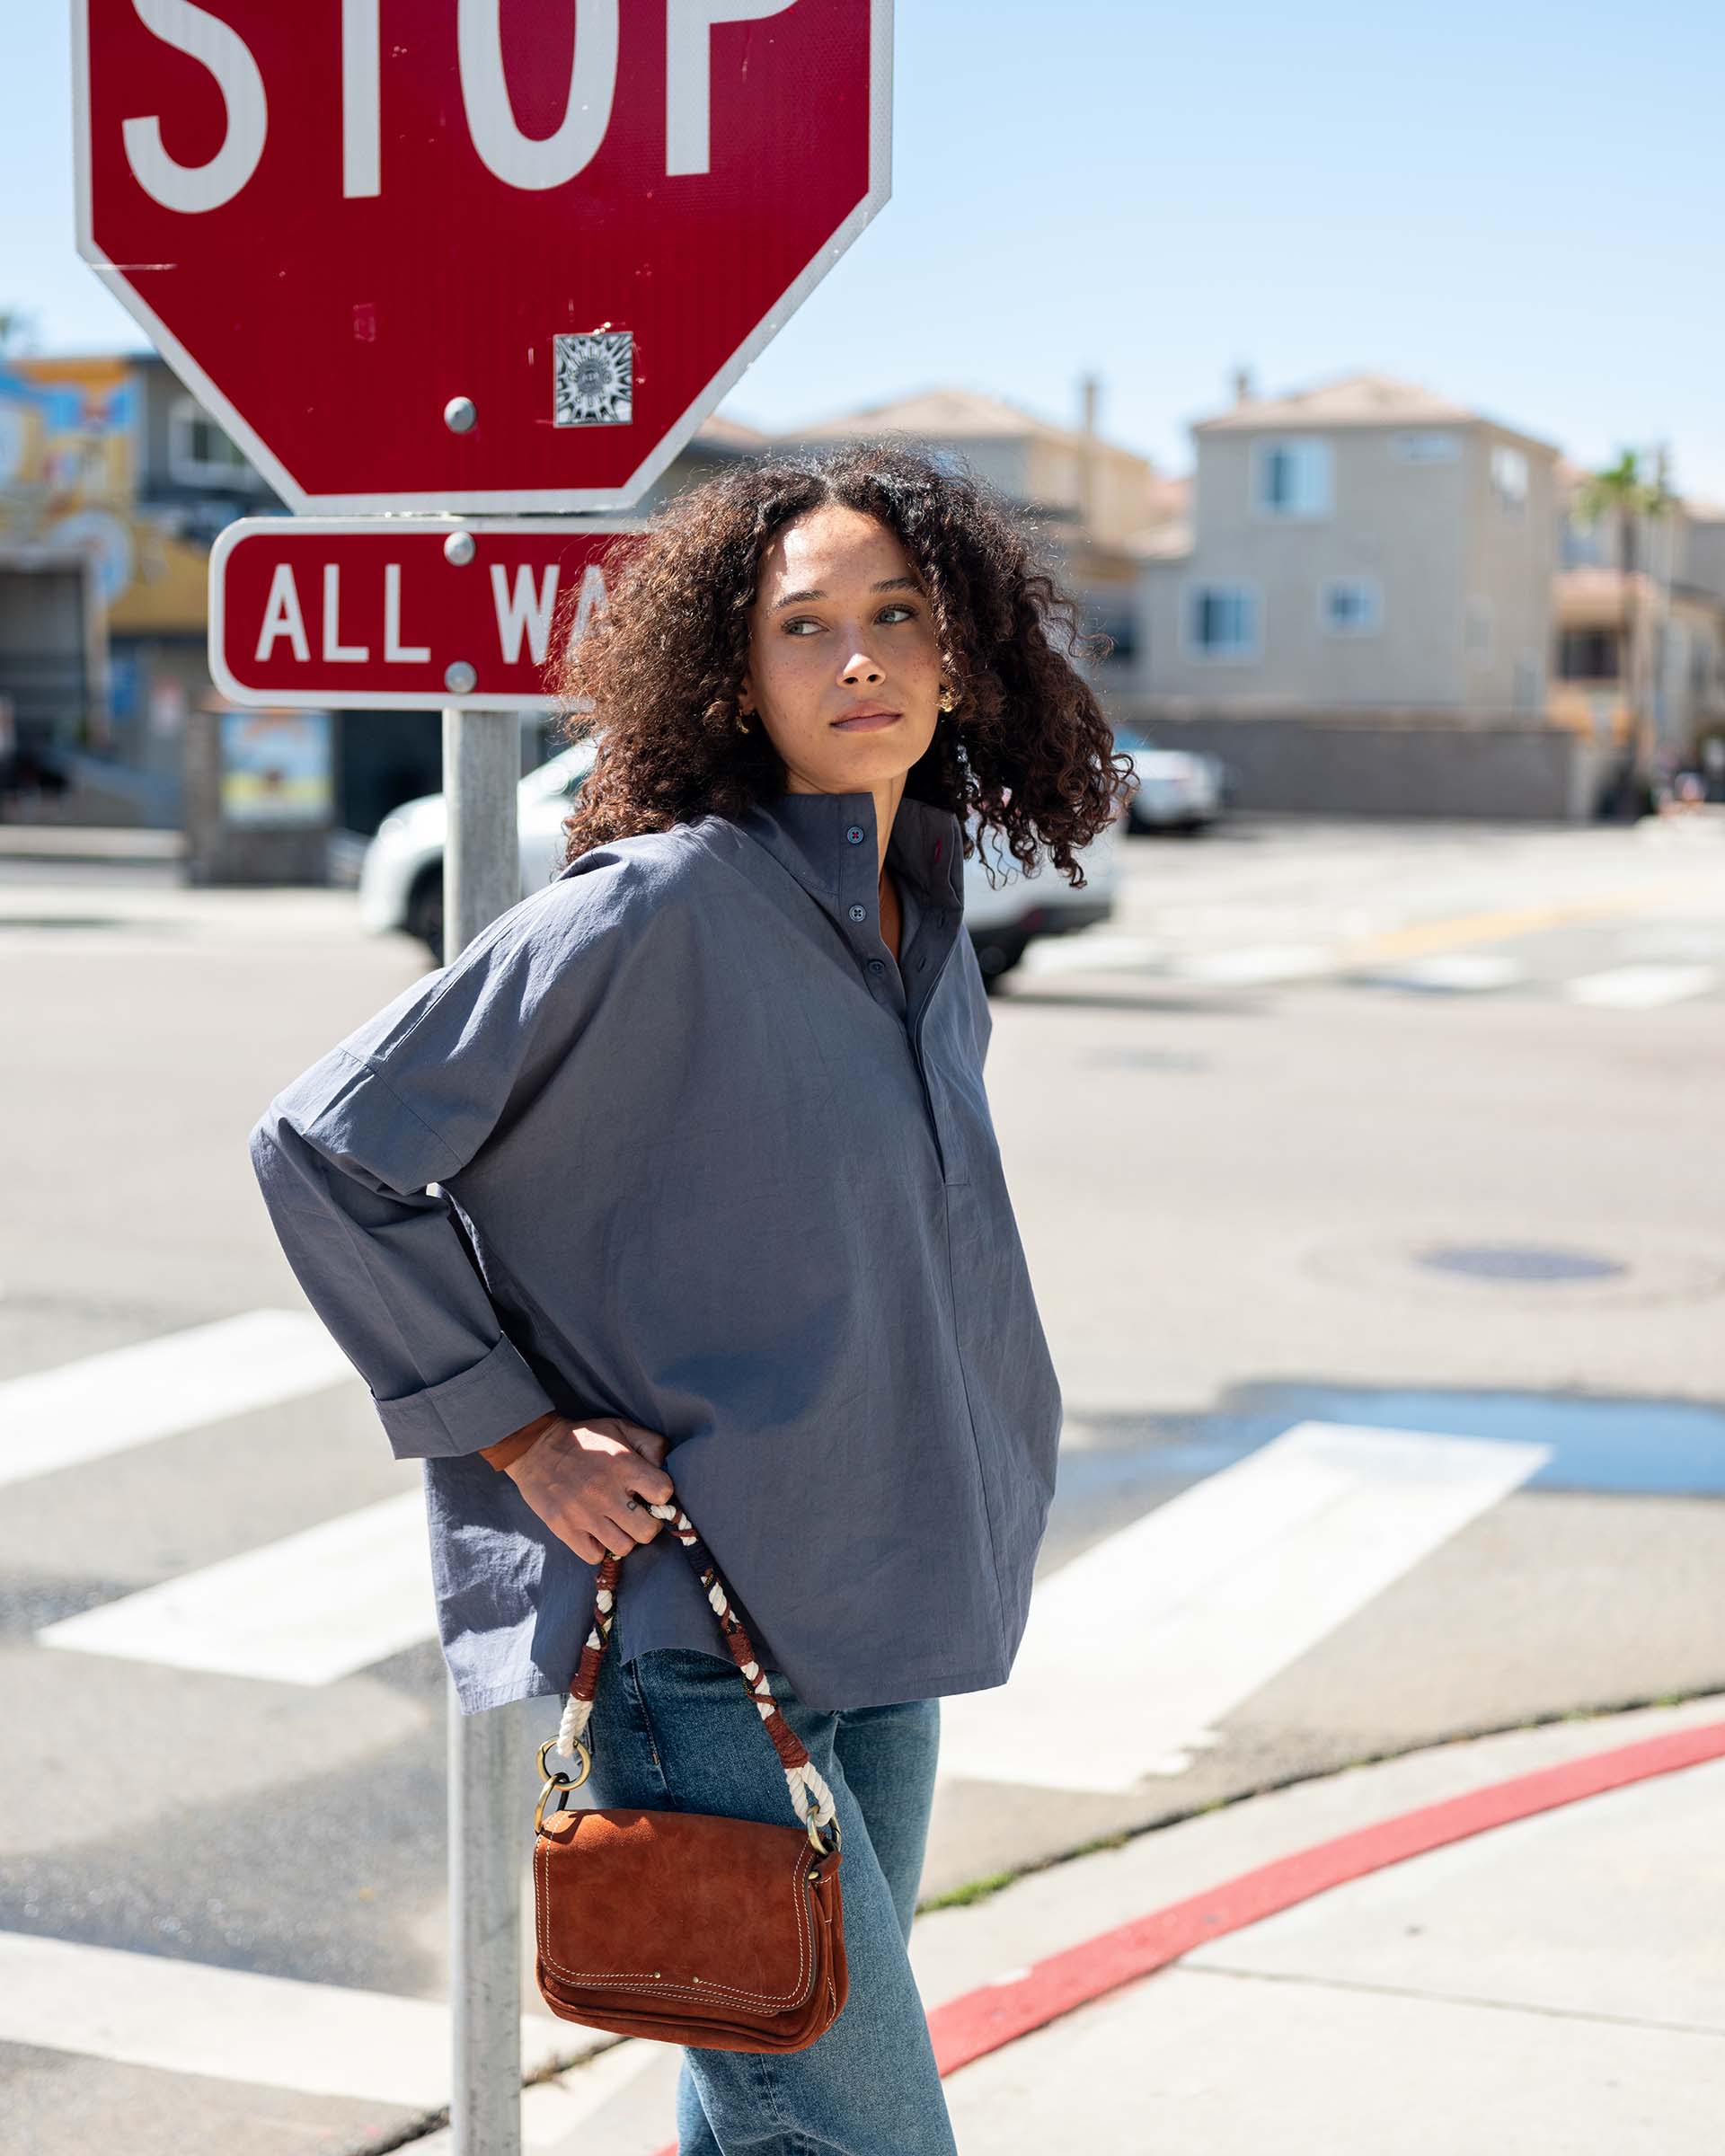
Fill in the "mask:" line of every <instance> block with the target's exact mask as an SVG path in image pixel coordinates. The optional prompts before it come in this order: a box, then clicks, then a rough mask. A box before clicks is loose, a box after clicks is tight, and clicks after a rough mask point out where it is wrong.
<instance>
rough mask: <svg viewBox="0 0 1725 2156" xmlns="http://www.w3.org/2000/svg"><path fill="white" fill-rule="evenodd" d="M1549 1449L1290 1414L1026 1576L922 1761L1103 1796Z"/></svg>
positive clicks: (1172, 1755) (1164, 1755) (1160, 1764)
mask: <svg viewBox="0 0 1725 2156" xmlns="http://www.w3.org/2000/svg"><path fill="white" fill-rule="evenodd" d="M1551 1453H1552V1448H1551V1447H1550V1446H1549V1445H1512V1444H1497V1443H1494V1442H1491V1441H1489V1440H1485V1439H1481V1438H1472V1437H1450V1436H1427V1435H1425V1434H1423V1433H1420V1432H1416V1431H1411V1430H1393V1429H1373V1428H1365V1427H1353V1426H1349V1425H1344V1424H1338V1423H1324V1422H1304V1423H1299V1424H1296V1426H1295V1427H1294V1428H1292V1429H1291V1430H1287V1431H1285V1432H1284V1433H1283V1434H1282V1436H1279V1437H1277V1438H1275V1439H1273V1440H1272V1441H1271V1442H1270V1443H1269V1445H1264V1446H1262V1447H1261V1448H1260V1450H1259V1451H1258V1452H1256V1453H1254V1454H1252V1456H1251V1457H1250V1458H1249V1459H1246V1460H1243V1461H1241V1462H1238V1463H1237V1464H1236V1465H1234V1466H1233V1467H1229V1468H1225V1469H1223V1470H1222V1471H1221V1472H1219V1473H1217V1474H1215V1475H1211V1476H1209V1477H1208V1478H1207V1480H1204V1481H1203V1482H1200V1483H1199V1484H1198V1485H1197V1486H1196V1487H1195V1488H1193V1489H1189V1490H1185V1491H1183V1492H1182V1493H1181V1495H1180V1496H1179V1497H1177V1498H1171V1499H1170V1500H1169V1502H1168V1503H1167V1504H1165V1505H1163V1506H1160V1507H1157V1508H1156V1510H1154V1512H1151V1513H1148V1514H1146V1515H1145V1516H1144V1517H1143V1518H1142V1519H1139V1520H1137V1521H1135V1522H1134V1523H1133V1524H1131V1525H1130V1526H1129V1527H1127V1528H1124V1529H1122V1530H1121V1531H1120V1532H1119V1533H1115V1534H1111V1535H1109V1536H1107V1537H1106V1538H1105V1539H1104V1540H1103V1541H1101V1542H1098V1543H1095V1544H1093V1545H1092V1547H1091V1548H1090V1549H1088V1550H1086V1551H1084V1553H1083V1554H1082V1555H1081V1556H1079V1557H1076V1558H1075V1559H1074V1560H1072V1561H1071V1563H1069V1564H1067V1565H1064V1566H1063V1567H1062V1568H1060V1570H1059V1571H1058V1572H1057V1573H1055V1574H1054V1576H1053V1577H1051V1578H1050V1579H1048V1581H1047V1582H1046V1583H1044V1584H1042V1585H1041V1586H1039V1587H1038V1588H1037V1590H1036V1593H1035V1595H1034V1597H1033V1599H1032V1602H1031V1614H1030V1620H1029V1622H1028V1624H1027V1626H1026V1628H1025V1634H1024V1639H1023V1641H1022V1645H1021V1647H1020V1648H1019V1653H1018V1658H1017V1661H1016V1663H1015V1665H1014V1666H1013V1674H1012V1676H1011V1678H1010V1680H1009V1681H1008V1682H1007V1683H1005V1684H1004V1685H1001V1686H999V1687H997V1688H996V1689H995V1690H993V1691H990V1692H965V1693H960V1694H958V1695H956V1696H955V1697H953V1698H951V1699H949V1700H947V1701H943V1702H942V1726H941V1771H942V1774H944V1775H947V1776H962V1777H965V1778H968V1779H970V1780H986V1781H1006V1782H1020V1783H1029V1784H1031V1785H1033V1786H1036V1787H1039V1788H1046V1789H1084V1790H1096V1791H1099V1792H1107V1793H1123V1792H1125V1791H1127V1790H1129V1789H1132V1788H1134V1786H1135V1785H1136V1784H1137V1783H1138V1782H1139V1781H1141V1780H1143V1779H1144V1778H1145V1777H1146V1775H1148V1774H1152V1773H1174V1772H1181V1771H1182V1770H1183V1769H1184V1768H1185V1767H1187V1766H1189V1765H1190V1763H1191V1753H1192V1751H1193V1749H1194V1748H1195V1747H1199V1746H1203V1745H1207V1744H1210V1743H1214V1742H1215V1741H1216V1737H1215V1732H1214V1729H1213V1727H1212V1726H1213V1725H1214V1724H1215V1723H1216V1722H1217V1721H1219V1720H1220V1719H1223V1718H1224V1717H1225V1716H1226V1715H1228V1714H1230V1713H1232V1712H1233V1711H1234V1710H1235V1709H1236V1708H1238V1707H1239V1706H1240V1705H1241V1704H1242V1702H1243V1701H1245V1700H1247V1699H1249V1698H1250V1697H1251V1696H1252V1693H1253V1692H1257V1691H1258V1690H1259V1689H1260V1688H1261V1686H1263V1685H1264V1684H1266V1683H1269V1681H1270V1679H1271V1678H1273V1677H1275V1676H1276V1675H1277V1674H1278V1673H1279V1672H1280V1671H1282V1670H1284V1669H1286V1668H1287V1667H1288V1666H1290V1665H1291V1664H1292V1663H1294V1662H1296V1661H1297V1660H1298V1658H1299V1657H1301V1656H1302V1655H1304V1654H1305V1652H1306V1651H1307V1650H1308V1649H1309V1648H1312V1647H1314V1646H1315V1645H1316V1643H1317V1642H1318V1641H1319V1640H1320V1639H1323V1638H1324V1637H1325V1636H1326V1635H1327V1634H1328V1633H1330V1632H1332V1631H1333V1630H1335V1629H1336V1628H1337V1626H1339V1625H1340V1624H1341V1623H1342V1622H1344V1621H1346V1620H1347V1619H1348V1618H1349V1617H1351V1616H1353V1615H1354V1614H1355V1613H1357V1612H1358V1611H1359V1610H1360V1609H1362V1608H1364V1607H1365V1605H1366V1604H1367V1603H1368V1602H1370V1601H1371V1600H1372V1598H1373V1597H1374V1596H1375V1595H1379V1594H1381V1593H1382V1592H1383V1591H1384V1588H1386V1587H1387V1586H1390V1585H1391V1584H1392V1583H1393V1581H1395V1580H1397V1579H1399V1578H1400V1577H1402V1574H1403V1573H1405V1572H1407V1571H1409V1570H1411V1568H1412V1567H1413V1566H1414V1565H1416V1564H1417V1563H1418V1562H1419V1561H1420V1559H1421V1558H1423V1557H1425V1556H1426V1555H1428V1554H1429V1552H1430V1551H1433V1550H1435V1549H1436V1548H1438V1545H1439V1544H1440V1543H1442V1542H1445V1541H1446V1540H1447V1539H1448V1537H1449V1536H1451V1535H1452V1534H1454V1533H1456V1532H1457V1531H1458V1530H1459V1529H1460V1528H1462V1527H1464V1526H1465V1525H1466V1524H1468V1522H1469V1521H1470V1520H1473V1519H1474V1518H1475V1517H1477V1516H1478V1515H1479V1514H1481V1513H1482V1512H1484V1511H1485V1510H1487V1509H1488V1508H1489V1507H1491V1506H1492V1505H1494V1504H1496V1503H1498V1502H1499V1499H1500V1498H1505V1497H1507V1496H1508V1494H1509V1493H1510V1492H1511V1491H1512V1490H1514V1489H1517V1488H1518V1487H1519V1486H1520V1484H1522V1483H1523V1482H1525V1481H1526V1479H1527V1478H1528V1476H1529V1475H1532V1474H1534V1473H1535V1472H1536V1471H1538V1469H1539V1468H1540V1467H1542V1466H1543V1465H1544V1463H1545V1462H1546V1461H1547V1460H1548V1459H1549V1458H1550V1457H1551ZM1044 1737H1046V1738H1048V1739H1049V1740H1051V1741H1048V1742H1046V1743H1045V1742H1042V1741H1040V1740H1041V1739H1043V1738H1044Z"/></svg>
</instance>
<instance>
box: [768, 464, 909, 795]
mask: <svg viewBox="0 0 1725 2156" xmlns="http://www.w3.org/2000/svg"><path fill="white" fill-rule="evenodd" d="M748 652H749V657H748V669H747V673H746V674H745V675H744V676H743V681H742V694H741V698H740V702H741V704H742V708H743V710H744V711H752V712H753V713H754V714H755V717H754V718H753V720H751V724H753V725H756V726H765V729H766V732H767V735H768V738H770V739H771V741H772V743H773V746H774V748H776V749H777V750H778V752H779V755H781V756H782V757H783V760H784V765H785V771H786V773H787V785H788V787H789V789H790V791H792V792H800V793H861V792H863V791H868V790H871V789H873V788H877V787H880V786H883V785H886V784H888V783H889V782H891V781H892V780H894V779H902V778H903V776H904V774H905V773H906V772H907V771H908V770H909V769H910V767H911V765H912V764H914V763H915V762H916V759H917V757H918V756H920V755H922V754H923V752H924V749H925V748H927V747H928V745H929V743H930V741H931V740H932V739H933V736H934V727H935V722H936V720H938V718H939V716H940V709H939V699H940V695H941V690H942V674H941V655H940V650H939V648H938V646H937V644H936V641H935V635H934V624H933V617H932V615H931V614H930V611H929V605H928V601H927V599H926V597H925V596H924V594H923V589H922V585H921V581H920V579H918V577H917V574H916V570H915V569H914V568H913V567H912V566H911V563H910V561H909V558H908V557H907V554H906V552H905V550H904V548H903V547H902V546H901V545H900V544H899V543H898V539H897V538H896V537H895V536H894V535H893V534H892V533H891V532H890V531H889V529H888V528H887V526H885V525H883V524H881V523H880V521H879V520H878V519H877V518H875V517H868V516H864V515H863V514H862V512H861V511H860V510H856V509H848V508H841V507H840V506H839V505H837V504H836V503H832V502H829V503H827V504H826V505H824V506H823V507H822V508H818V509H811V510H810V511H809V513H808V515H807V516H804V517H799V518H798V519H797V521H796V522H795V523H794V524H790V525H787V526H785V528H784V529H783V531H782V532H780V533H778V534H777V535H775V536H774V540H773V542H772V544H771V545H770V546H769V547H768V548H767V550H766V551H765V553H764V554H763V556H762V559H761V574H760V584H759V589H758V590H757V592H756V598H755V605H754V609H753V612H752V614H751V616H750V620H749V638H748ZM862 712H885V713H890V714H891V716H890V717H888V718H884V719H880V720H874V721H872V722H864V723H856V724H846V723H845V721H846V719H847V717H849V716H850V715H851V714H854V713H862Z"/></svg>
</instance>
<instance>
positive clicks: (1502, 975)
mask: <svg viewBox="0 0 1725 2156" xmlns="http://www.w3.org/2000/svg"><path fill="white" fill-rule="evenodd" d="M1355 977H1356V978H1357V979H1359V980H1363V981H1368V982H1370V983H1371V984H1373V985H1375V986H1382V987H1387V988H1427V989H1430V988H1436V989H1442V990H1447V991H1451V992H1457V991H1459V992H1463V993H1466V992H1468V991H1477V990H1482V989H1488V988H1508V987H1509V986H1511V985H1514V984H1516V983H1517V982H1520V981H1525V980H1526V978H1527V969H1526V967H1525V966H1518V965H1517V963H1516V961H1515V960H1514V959H1504V958H1499V957H1498V956H1496V955H1495V954H1494V953H1493V952H1491V951H1484V950H1446V951H1434V952H1433V953H1432V954H1431V955H1430V956H1429V958H1423V959H1409V960H1408V962H1407V964H1406V965H1404V966H1396V967H1393V968H1384V969H1383V970H1379V969H1377V968H1371V969H1368V970H1367V971H1366V972H1363V973H1361V974H1358V975H1357V976H1355Z"/></svg>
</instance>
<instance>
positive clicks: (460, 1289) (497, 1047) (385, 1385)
mask: <svg viewBox="0 0 1725 2156" xmlns="http://www.w3.org/2000/svg"><path fill="white" fill-rule="evenodd" d="M585 896H587V897H589V898H590V900H591V903H590V904H588V906H587V907H586V909H585V915H579V914H578V915H576V917H575V918H574V919H573V920H572V922H571V919H570V918H568V917H567V913H565V915H563V916H560V915H557V914H555V913H554V912H553V906H555V905H556V903H557V902H556V901H555V900H554V899H553V898H551V897H548V896H547V895H544V894H542V895H541V896H540V897H539V898H537V899H535V900H534V901H531V902H524V904H523V905H522V906H518V907H517V908H515V909H512V911H511V913H510V914H508V915H502V916H500V919H499V921H497V922H494V923H491V927H490V928H488V929H487V930H486V931H485V932H483V933H482V935H481V936H480V937H478V938H476V939H475V940H474V941H473V942H472V943H470V944H469V945H468V946H467V947H466V949H465V950H463V951H462V952H461V953H460V954H459V955H458V956H457V958H456V959H455V960H454V961H453V962H452V963H451V964H450V965H449V966H447V967H446V968H443V969H442V970H441V972H439V973H437V974H434V975H431V976H428V977H427V978H425V979H423V980H421V981H420V982H417V983H415V984H414V985H413V986H412V987H411V988H410V989H408V990H407V991H405V992H404V993H403V994H402V995H400V996H398V997H397V998H396V999H395V1001H394V1003H390V1004H389V1005H387V1006H386V1007H385V1009H384V1010H383V1011H381V1012H378V1013H377V1014H376V1017H374V1018H372V1019H370V1020H367V1021H366V1023H365V1024H364V1025H362V1026H360V1027H359V1028H358V1029H356V1030H355V1031H354V1032H353V1033H351V1034H349V1036H348V1038H346V1039H345V1040H343V1041H342V1042H341V1043H340V1044H339V1045H338V1046H336V1047H333V1048H332V1049H330V1050H329V1051H328V1053H327V1054H326V1055H324V1056H322V1057H321V1058H320V1059H319V1060H318V1061H317V1062H316V1063H314V1065H312V1066H311V1067H310V1069H309V1070H306V1071H305V1072H303V1073H302V1074H300V1076H299V1077H297V1078H296V1079H295V1080H294V1081H293V1082H292V1083H291V1084H289V1085H288V1086H287V1087H285V1088H284V1089H283V1090H282V1091H280V1092H279V1093H278V1094H277V1096H276V1098H275V1099H274V1100H272V1101H271V1102H270V1106H269V1107H268V1108H267V1109H265V1111H264V1113H263V1114H262V1115H261V1117H260V1118H258V1120H257V1122H256V1123H255V1124H254V1125H253V1127H252V1132H251V1135H250V1137H249V1139H248V1146H249V1150H250V1153H251V1157H252V1167H253V1169H254V1171H255V1172H256V1175H257V1179H258V1184H259V1188H260V1189H261V1192H262V1195H263V1200H264V1204H265V1206H266V1207H267V1209H268V1211H269V1214H270V1222H271V1224H272V1225H273V1227H274V1229H275V1232H276V1235H277V1239H278V1241H279V1242H280V1244H281V1248H282V1250H283V1252H284V1254H285V1255H286V1257H287V1259H288V1264H289V1266H290V1267H291V1268H292V1269H293V1272H294V1274H295V1277H296V1278H297V1280H298V1282H299V1285H300V1286H301V1288H302V1289H303V1290H304V1292H305V1297H306V1300H307V1301H308V1302H309V1303H311V1305H312V1308H313V1309H314V1311H315V1312H316V1313H317V1315H318V1316H319V1317H320V1318H321V1319H322V1320H323V1323H324V1325H325V1326H326V1327H327V1328H328V1330H329V1332H330V1334H331V1336H332V1339H334V1340H335V1342H336V1344H337V1346H338V1347H340V1348H341V1351H342V1352H343V1354H344V1355H346V1356H347V1357H348V1359H349V1362H351V1363H352V1365H354V1367H355V1369H356V1370H357V1371H358V1373H359V1374H360V1376H361V1377H362V1378H364V1380H365V1382H366V1384H367V1388H368V1389H369V1391H370V1392H371V1396H372V1401H373V1403H374V1405H375V1406H376V1410H377V1415H378V1418H379V1419H380V1420H381V1422H382V1424H383V1426H384V1430H385V1435H386V1436H387V1437H388V1439H389V1443H390V1446H391V1449H392V1450H393V1451H394V1454H395V1455H396V1457H397V1458H398V1459H409V1458H425V1457H429V1456H433V1455H448V1454H465V1453H477V1452H479V1451H481V1450H482V1448H483V1447H484V1446H485V1445H489V1444H494V1443H496V1442H498V1441H499V1440H500V1439H501V1438H504V1437H506V1436H509V1435H510V1434H511V1433H512V1432H514V1431H517V1430H519V1429H520V1428H521V1427H523V1426H524V1425H525V1424H526V1423H529V1422H532V1421H534V1420H535V1419H536V1418H539V1417H541V1416H544V1415H547V1414H551V1413H553V1412H555V1411H556V1409H557V1402H555V1401H553V1400H552V1398H551V1397H550V1396H549V1394H548V1393H547V1392H546V1391H545V1389H544V1386H543V1385H542V1384H541V1383H540V1382H539V1379H538V1378H537V1376H536V1375H535V1373H534V1371H533V1369H532V1368H531V1367H530V1366H529V1365H528V1364H527V1362H526V1359H525V1357H524V1356H522V1354H521V1353H520V1351H519V1349H518V1348H517V1347H516V1345H515V1343H514V1342H513V1341H512V1340H511V1339H509V1335H508V1333H507V1332H506V1330H505V1329H504V1326H503V1323H502V1321H501V1320H500V1316H499V1313H498V1312H497V1309H496V1307H495V1305H494V1304H493V1303H492V1300H491V1295H490V1294H489V1293H488V1290H487V1287H486V1284H485V1281H484V1278H483V1277H482V1274H481V1272H480V1269H479V1266H478V1264H477V1262H476V1260H475V1259H474V1257H473V1251H472V1249H471V1246H470V1243H469V1241H468V1238H467V1236H466V1234H465V1233H464V1231H463V1228H462V1226H461V1224H460V1223H459V1221H458V1220H457V1217H456V1212H455V1210H454V1207H453V1206H452V1203H451V1201H450V1199H449V1197H447V1195H446V1194H445V1192H444V1191H443V1190H442V1188H430V1186H432V1185H434V1184H435V1185H440V1184H441V1183H443V1182H445V1181H447V1180H452V1179H454V1178H456V1177H457V1176H459V1174H460V1172H461V1171H462V1169H463V1168H464V1166H465V1165H466V1164H467V1163H468V1162H470V1161H471V1160H472V1159H473V1155H474V1153H476V1152H477V1151H478V1149H479V1147H480V1146H481V1145H482V1144H483V1143H484V1141H485V1139H486V1138H487V1137H488V1136H489V1135H491V1132H492V1131H493V1130H494V1129H496V1128H497V1127H499V1125H500V1122H501V1121H502V1120H504V1119H505V1118H508V1117H509V1116H510V1115H511V1114H513V1113H516V1112H518V1111H519V1109H520V1108H521V1106H522V1105H523V1103H525V1102H528V1101H530V1100H531V1098H532V1095H533V1092H534V1091H535V1088H536V1086H537V1085H538V1083H539V1082H541V1081H542V1080H543V1076H544V1069H545V1066H546V1063H547V1061H548V1059H551V1058H553V1057H555V1056H559V1055H561V1054H563V1053H565V1052H566V1051H567V1048H568V1046H569V1043H570V1040H571V1037H572V1035H573V1034H576V1033H578V1032H579V1028H580V1023H581V1020H582V1018H583V1016H584V1015H585V1012H586V1011H587V1009H588V1006H590V1004H591V1003H592V1002H593V1000H594V999H595V997H596V996H597V994H599V993H600V992H601V991H602V988H603V983H604V976H606V975H607V974H608V973H609V972H610V971H611V970H612V968H613V963H614V961H615V956H616V950H615V946H616V944H617V942H618V941H619V940H620V939H619V938H618V936H617V935H616V933H615V928H616V922H615V907H614V906H612V905H611V904H609V903H608V901H609V899H610V898H611V897H612V896H613V895H612V894H610V893H608V892H606V890H604V889H602V888H600V886H599V884H598V883H597V882H595V883H594V884H593V885H592V886H591V887H590V889H589V890H588V893H586V894H585Z"/></svg>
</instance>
